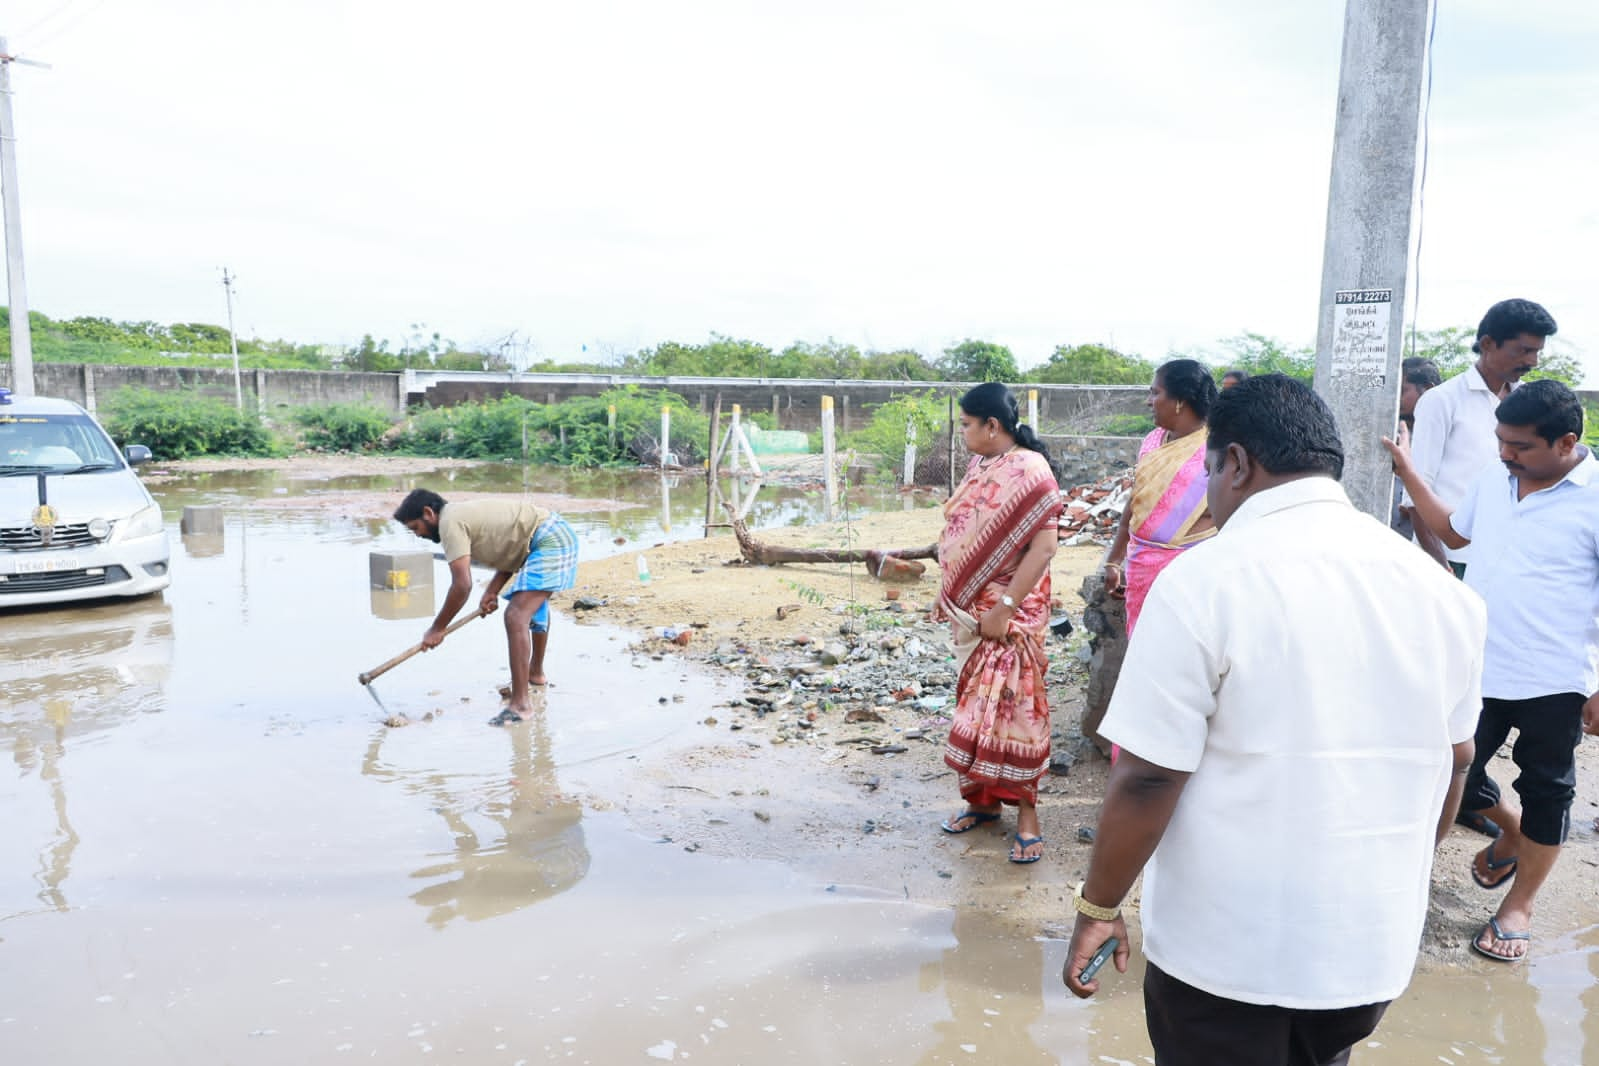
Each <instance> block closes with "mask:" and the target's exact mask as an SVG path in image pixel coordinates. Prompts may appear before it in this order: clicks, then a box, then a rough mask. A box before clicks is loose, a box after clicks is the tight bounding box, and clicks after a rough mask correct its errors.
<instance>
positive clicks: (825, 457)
mask: <svg viewBox="0 0 1599 1066" xmlns="http://www.w3.org/2000/svg"><path fill="white" fill-rule="evenodd" d="M822 469H823V470H824V471H825V474H824V475H823V483H824V484H825V485H826V486H827V487H826V490H825V491H826V492H827V503H826V505H825V507H824V508H823V512H824V515H825V517H826V519H827V521H829V522H831V521H832V520H833V500H834V498H835V497H837V495H838V471H837V470H836V469H834V467H833V398H832V397H831V396H823V397H822Z"/></svg>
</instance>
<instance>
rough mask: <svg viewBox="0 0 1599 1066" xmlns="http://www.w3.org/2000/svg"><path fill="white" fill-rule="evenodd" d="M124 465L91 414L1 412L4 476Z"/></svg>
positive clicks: (0, 458)
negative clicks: (89, 415)
mask: <svg viewBox="0 0 1599 1066" xmlns="http://www.w3.org/2000/svg"><path fill="white" fill-rule="evenodd" d="M121 468H122V457H121V456H120V455H118V454H117V450H116V447H115V446H114V445H112V443H111V440H110V438H108V437H107V436H106V435H105V433H104V432H102V431H101V429H100V427H99V426H97V425H96V424H95V422H94V419H92V418H90V417H88V416H87V415H68V414H62V415H57V414H27V415H23V414H3V413H0V477H14V476H16V475H18V474H32V473H52V474H67V473H77V472H79V471H82V472H84V473H88V472H91V471H95V470H120V469H121Z"/></svg>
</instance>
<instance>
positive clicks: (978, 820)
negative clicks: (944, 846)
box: [938, 807, 999, 836]
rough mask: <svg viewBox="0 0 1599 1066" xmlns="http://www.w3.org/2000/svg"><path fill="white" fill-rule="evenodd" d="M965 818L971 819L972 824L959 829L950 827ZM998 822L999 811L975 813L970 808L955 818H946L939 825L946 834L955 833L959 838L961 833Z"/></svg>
mask: <svg viewBox="0 0 1599 1066" xmlns="http://www.w3.org/2000/svg"><path fill="white" fill-rule="evenodd" d="M963 818H970V819H971V820H972V824H971V825H967V826H962V827H961V828H959V829H954V828H951V827H950V824H949V823H951V822H958V821H960V820H961V819H963ZM997 821H999V812H998V811H974V810H972V809H971V808H969V807H968V808H967V809H966V810H964V811H961V812H960V813H959V814H957V815H956V816H955V817H953V818H945V819H944V820H943V821H942V822H940V823H938V827H939V828H940V829H942V830H943V831H944V832H946V833H953V834H956V835H957V836H958V835H959V834H961V833H969V832H971V831H972V830H973V829H976V828H977V827H978V826H980V825H987V824H988V823H989V822H997Z"/></svg>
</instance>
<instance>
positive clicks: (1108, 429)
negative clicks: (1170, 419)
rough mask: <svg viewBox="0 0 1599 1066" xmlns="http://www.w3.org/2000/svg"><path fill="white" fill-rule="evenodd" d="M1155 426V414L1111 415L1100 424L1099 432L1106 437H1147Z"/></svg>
mask: <svg viewBox="0 0 1599 1066" xmlns="http://www.w3.org/2000/svg"><path fill="white" fill-rule="evenodd" d="M1154 428H1155V419H1154V416H1153V415H1134V414H1123V415H1111V416H1110V417H1109V418H1107V419H1105V421H1103V422H1101V423H1100V425H1099V432H1100V434H1101V435H1102V436H1106V437H1145V436H1148V435H1149V432H1150V430H1152V429H1154Z"/></svg>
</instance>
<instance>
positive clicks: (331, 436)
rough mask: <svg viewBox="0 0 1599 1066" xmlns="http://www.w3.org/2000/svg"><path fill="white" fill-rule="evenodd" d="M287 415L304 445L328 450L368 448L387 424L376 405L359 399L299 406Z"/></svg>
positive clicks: (387, 419)
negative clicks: (347, 401) (353, 401)
mask: <svg viewBox="0 0 1599 1066" xmlns="http://www.w3.org/2000/svg"><path fill="white" fill-rule="evenodd" d="M289 418H290V419H291V420H292V421H293V422H294V424H295V425H297V426H299V427H300V428H301V429H302V430H303V436H304V440H305V445H306V447H308V448H316V449H320V450H321V451H328V452H359V451H369V450H371V448H372V447H373V446H374V445H375V444H377V442H378V441H380V440H382V439H383V434H385V433H387V432H388V430H389V426H390V422H389V416H388V415H387V414H386V413H384V412H383V411H382V410H381V409H380V408H377V407H373V406H371V405H370V404H359V403H330V404H325V405H323V406H321V407H301V408H298V409H297V410H295V411H292V412H290V414H289Z"/></svg>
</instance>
